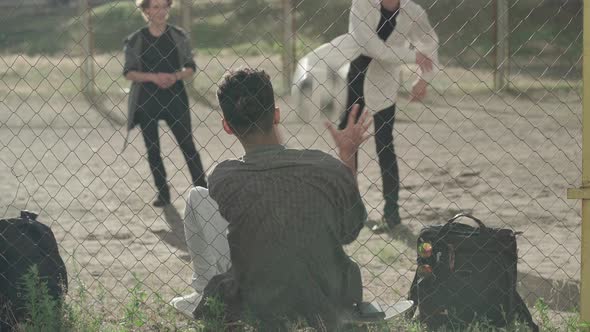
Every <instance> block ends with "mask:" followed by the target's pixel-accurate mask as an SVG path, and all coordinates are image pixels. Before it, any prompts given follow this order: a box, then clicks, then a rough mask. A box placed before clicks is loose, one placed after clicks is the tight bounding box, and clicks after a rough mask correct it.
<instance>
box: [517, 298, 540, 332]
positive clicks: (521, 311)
mask: <svg viewBox="0 0 590 332" xmlns="http://www.w3.org/2000/svg"><path fill="white" fill-rule="evenodd" d="M514 295H515V305H516V314H517V315H518V316H519V317H520V319H524V321H525V322H526V323H527V325H528V326H529V327H530V328H531V329H532V331H533V332H539V326H538V325H537V324H535V322H534V321H533V316H532V315H531V312H530V311H529V308H527V306H526V304H525V303H524V301H523V299H522V297H521V296H520V294H518V292H515V294H514Z"/></svg>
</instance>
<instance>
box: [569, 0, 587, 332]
mask: <svg viewBox="0 0 590 332" xmlns="http://www.w3.org/2000/svg"><path fill="white" fill-rule="evenodd" d="M583 15H584V16H583V21H584V27H583V33H584V39H583V57H584V59H583V64H582V68H583V98H584V101H583V111H582V187H581V188H579V189H578V188H574V189H569V190H568V198H570V199H581V200H582V240H581V242H582V257H581V264H582V266H581V272H580V322H583V323H586V324H590V0H584V14H583ZM584 330H585V331H590V326H586V328H585V329H584Z"/></svg>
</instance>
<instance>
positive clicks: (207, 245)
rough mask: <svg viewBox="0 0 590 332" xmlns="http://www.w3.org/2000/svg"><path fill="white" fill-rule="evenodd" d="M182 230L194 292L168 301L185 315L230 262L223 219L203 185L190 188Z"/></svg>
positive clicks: (189, 312) (188, 313)
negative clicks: (191, 269)
mask: <svg viewBox="0 0 590 332" xmlns="http://www.w3.org/2000/svg"><path fill="white" fill-rule="evenodd" d="M184 234H185V237H186V243H187V247H188V251H189V254H190V257H191V262H192V265H193V276H192V282H191V285H192V287H193V288H194V290H195V293H192V294H190V295H185V296H181V297H177V298H174V299H173V300H172V301H171V302H170V304H171V305H172V306H174V307H175V308H176V309H178V310H180V311H181V312H182V313H183V314H185V315H187V316H188V317H192V312H193V311H194V309H195V308H196V307H197V305H198V304H199V302H200V300H201V296H202V294H203V291H204V290H205V286H207V283H209V280H211V278H213V277H214V276H216V275H218V274H220V273H223V272H226V271H227V270H228V269H229V267H230V264H231V261H230V256H229V245H228V243H227V221H226V220H225V219H223V217H222V216H221V215H220V214H219V209H218V205H217V203H216V202H215V201H214V200H213V199H212V198H211V196H209V190H207V189H206V188H203V187H196V188H193V189H192V190H191V191H190V193H189V196H188V199H187V202H186V210H185V212H184Z"/></svg>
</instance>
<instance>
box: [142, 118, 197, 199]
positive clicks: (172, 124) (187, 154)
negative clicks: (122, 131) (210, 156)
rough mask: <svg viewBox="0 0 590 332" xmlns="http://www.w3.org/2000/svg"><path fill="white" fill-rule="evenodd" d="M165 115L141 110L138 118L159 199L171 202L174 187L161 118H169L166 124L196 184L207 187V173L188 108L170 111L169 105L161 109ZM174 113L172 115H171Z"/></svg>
mask: <svg viewBox="0 0 590 332" xmlns="http://www.w3.org/2000/svg"><path fill="white" fill-rule="evenodd" d="M161 112H162V113H161V114H154V113H153V112H149V111H148V112H142V110H141V109H140V110H139V111H138V113H139V114H137V116H138V117H139V118H138V119H137V120H138V122H139V126H140V128H141V132H142V135H143V140H144V142H145V146H146V148H147V154H148V162H149V164H150V169H151V171H152V176H153V177H154V182H155V184H156V189H157V190H158V195H159V198H161V199H164V200H168V201H170V189H169V187H168V183H167V180H166V170H165V168H164V162H163V161H162V155H161V152H160V134H159V130H158V129H159V128H158V127H159V125H158V122H159V121H158V120H159V119H162V120H164V121H166V124H167V125H168V127H169V128H170V130H171V131H172V134H173V135H174V138H175V139H176V141H177V142H178V146H179V147H180V150H181V151H182V154H183V155H184V159H185V160H186V163H187V165H188V169H189V172H190V174H191V177H192V180H193V185H195V186H201V187H207V182H206V181H205V172H204V170H203V164H202V163H201V156H200V155H199V153H198V152H197V149H196V148H195V143H194V141H193V135H192V131H191V117H190V112H189V110H188V109H186V110H183V111H181V112H174V113H172V112H170V111H169V110H168V109H167V108H166V107H164V108H163V109H162V110H161ZM167 112H168V113H170V114H167Z"/></svg>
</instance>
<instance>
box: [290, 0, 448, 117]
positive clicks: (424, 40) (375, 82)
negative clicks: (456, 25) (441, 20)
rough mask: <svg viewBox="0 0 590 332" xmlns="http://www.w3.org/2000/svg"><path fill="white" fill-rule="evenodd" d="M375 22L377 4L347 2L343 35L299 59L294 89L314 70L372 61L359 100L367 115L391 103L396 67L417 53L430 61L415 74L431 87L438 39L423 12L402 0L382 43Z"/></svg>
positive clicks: (368, 0)
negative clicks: (429, 66)
mask: <svg viewBox="0 0 590 332" xmlns="http://www.w3.org/2000/svg"><path fill="white" fill-rule="evenodd" d="M380 19H381V1H380V0H352V7H351V11H350V16H349V27H348V33H346V34H344V35H341V36H338V37H336V38H335V39H333V40H332V41H330V42H328V43H326V44H323V45H321V46H320V47H318V48H316V49H315V50H313V51H312V52H310V53H309V54H307V55H306V56H305V57H304V58H302V60H301V61H299V63H298V65H297V69H296V72H295V75H294V80H295V84H297V82H298V80H301V79H303V78H304V77H306V75H309V74H311V75H313V71H314V69H316V68H317V67H319V66H324V65H325V66H328V67H329V68H330V69H331V70H334V71H338V70H339V69H340V68H342V67H343V66H345V65H346V64H348V63H350V61H352V60H354V59H356V58H357V57H358V56H360V55H361V54H362V55H366V56H369V57H371V58H372V59H373V61H371V63H370V65H369V68H368V69H367V74H366V77H365V85H364V97H365V104H366V108H367V110H369V111H372V112H376V111H379V110H382V109H385V108H387V107H389V106H391V105H393V104H395V102H396V99H397V94H398V91H399V88H400V83H401V82H400V71H401V65H403V64H409V63H415V62H416V51H420V52H421V53H423V54H424V55H426V56H427V57H429V58H430V59H431V60H432V62H433V70H432V71H430V72H427V73H421V72H420V73H418V74H419V75H420V76H421V77H422V78H423V79H424V80H426V81H428V82H430V81H431V80H432V79H433V77H434V76H435V75H436V73H437V72H438V71H439V62H438V37H437V35H436V32H435V31H434V29H433V28H432V26H431V25H430V22H429V21H428V16H427V14H426V12H425V11H424V9H422V7H420V6H419V5H418V4H416V3H414V2H413V1H411V0H401V1H400V9H399V14H398V15H397V19H396V26H395V29H394V31H393V33H392V34H391V36H389V38H387V40H386V41H383V40H381V39H380V38H379V36H378V34H377V26H378V24H379V21H380Z"/></svg>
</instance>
